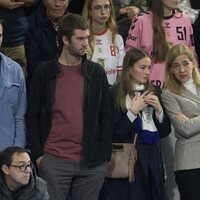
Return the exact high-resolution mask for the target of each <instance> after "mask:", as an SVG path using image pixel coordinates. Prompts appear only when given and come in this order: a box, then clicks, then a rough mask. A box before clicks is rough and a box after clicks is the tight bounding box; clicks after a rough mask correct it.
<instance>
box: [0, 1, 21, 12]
mask: <svg viewBox="0 0 200 200" xmlns="http://www.w3.org/2000/svg"><path fill="white" fill-rule="evenodd" d="M23 5H24V2H23V1H22V0H21V1H14V0H0V7H1V8H5V9H9V10H12V9H15V8H19V7H21V6H23Z"/></svg>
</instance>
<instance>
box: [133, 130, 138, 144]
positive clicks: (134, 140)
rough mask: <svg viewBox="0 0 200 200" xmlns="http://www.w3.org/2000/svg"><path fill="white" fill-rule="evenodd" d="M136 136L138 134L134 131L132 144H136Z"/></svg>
mask: <svg viewBox="0 0 200 200" xmlns="http://www.w3.org/2000/svg"><path fill="white" fill-rule="evenodd" d="M137 136H138V134H137V133H135V135H134V139H133V145H134V146H135V145H136V141H137Z"/></svg>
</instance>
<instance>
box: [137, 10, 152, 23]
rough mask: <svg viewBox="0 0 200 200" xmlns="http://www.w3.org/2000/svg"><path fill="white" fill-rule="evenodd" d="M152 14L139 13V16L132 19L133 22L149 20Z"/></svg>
mask: <svg viewBox="0 0 200 200" xmlns="http://www.w3.org/2000/svg"><path fill="white" fill-rule="evenodd" d="M152 15H153V14H152V12H151V11H146V12H141V13H140V14H139V15H137V16H136V17H135V18H134V21H138V20H139V21H140V20H141V21H142V20H147V19H148V20H149V19H152Z"/></svg>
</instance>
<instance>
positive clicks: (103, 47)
mask: <svg viewBox="0 0 200 200" xmlns="http://www.w3.org/2000/svg"><path fill="white" fill-rule="evenodd" d="M94 40H95V41H94V42H95V43H94V44H95V45H94V52H93V55H92V56H91V60H92V61H94V62H97V63H99V64H100V65H101V66H103V67H104V68H105V71H106V75H107V78H108V82H109V84H110V85H113V84H114V83H115V82H116V78H117V71H118V70H121V69H122V63H123V59H124V56H125V49H124V42H123V39H122V37H121V36H120V35H119V34H117V35H116V38H115V45H114V44H113V43H112V33H111V31H110V30H107V31H106V32H104V33H103V34H100V35H95V37H94Z"/></svg>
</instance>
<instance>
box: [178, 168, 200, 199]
mask: <svg viewBox="0 0 200 200" xmlns="http://www.w3.org/2000/svg"><path fill="white" fill-rule="evenodd" d="M175 177H176V183H177V185H178V189H179V192H180V197H181V200H199V199H200V168H199V169H191V170H180V171H176V172H175Z"/></svg>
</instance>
